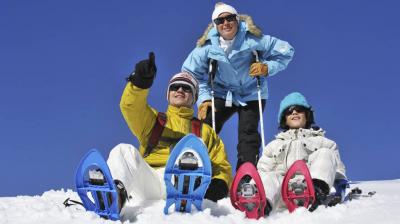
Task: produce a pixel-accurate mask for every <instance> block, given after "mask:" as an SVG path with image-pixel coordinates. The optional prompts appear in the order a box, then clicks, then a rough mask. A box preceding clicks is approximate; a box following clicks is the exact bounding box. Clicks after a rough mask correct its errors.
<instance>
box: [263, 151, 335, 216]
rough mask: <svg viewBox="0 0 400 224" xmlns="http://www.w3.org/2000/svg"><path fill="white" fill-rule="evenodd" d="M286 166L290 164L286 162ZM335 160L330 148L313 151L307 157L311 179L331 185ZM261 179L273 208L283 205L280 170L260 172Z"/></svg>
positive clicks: (333, 179)
mask: <svg viewBox="0 0 400 224" xmlns="http://www.w3.org/2000/svg"><path fill="white" fill-rule="evenodd" d="M287 165H288V167H290V166H291V164H287ZM337 165H338V164H337V161H336V157H335V154H334V152H333V151H332V150H330V149H326V148H321V149H318V150H317V151H315V152H313V153H312V154H310V155H309V157H308V162H307V166H308V169H309V170H310V174H311V177H312V178H313V179H320V180H323V181H325V182H326V183H327V184H328V185H329V188H331V187H332V186H333V182H334V181H335V174H336V168H337ZM260 175H261V180H262V182H263V185H264V190H265V194H266V197H267V199H268V201H269V202H270V203H271V206H272V208H273V209H275V208H280V207H283V206H284V203H283V201H282V195H281V187H282V186H281V185H282V181H283V178H284V177H283V176H282V175H281V173H280V172H274V171H272V172H267V173H260Z"/></svg>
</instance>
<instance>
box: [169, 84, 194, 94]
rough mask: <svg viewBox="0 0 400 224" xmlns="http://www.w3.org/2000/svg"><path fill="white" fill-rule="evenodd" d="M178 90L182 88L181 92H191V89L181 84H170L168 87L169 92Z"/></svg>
mask: <svg viewBox="0 0 400 224" xmlns="http://www.w3.org/2000/svg"><path fill="white" fill-rule="evenodd" d="M179 88H182V90H183V92H186V93H191V92H192V88H191V87H190V86H189V85H186V84H181V83H177V84H172V85H171V86H170V87H169V91H178V89H179Z"/></svg>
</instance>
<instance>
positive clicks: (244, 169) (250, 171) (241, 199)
mask: <svg viewBox="0 0 400 224" xmlns="http://www.w3.org/2000/svg"><path fill="white" fill-rule="evenodd" d="M251 180H253V181H251ZM230 199H231V203H232V205H233V207H234V208H236V209H238V210H240V211H244V212H245V213H246V217H247V218H250V219H259V218H261V217H263V216H264V215H266V212H267V213H268V212H269V211H266V206H267V199H266V197H265V192H264V186H263V184H262V181H261V178H260V175H259V174H258V172H257V169H256V168H255V167H254V165H253V164H252V163H250V162H246V163H243V164H242V165H241V166H240V168H239V169H238V171H237V172H236V175H235V178H234V179H233V182H232V187H231V191H230ZM268 208H270V207H268Z"/></svg>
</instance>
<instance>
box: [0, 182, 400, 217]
mask: <svg viewBox="0 0 400 224" xmlns="http://www.w3.org/2000/svg"><path fill="white" fill-rule="evenodd" d="M352 187H359V188H361V189H362V190H363V193H367V192H369V191H376V192H377V193H376V195H374V196H373V197H371V198H362V199H360V200H353V201H351V202H350V203H346V204H341V205H337V206H335V207H331V208H323V207H320V208H318V209H317V210H316V211H315V212H313V213H310V212H308V211H307V210H305V209H297V210H296V211H295V212H294V213H293V214H289V213H288V211H283V212H277V213H273V214H271V215H270V216H269V217H267V218H262V219H260V220H258V221H256V220H249V219H246V218H245V217H244V214H243V213H241V212H239V211H237V210H235V209H234V208H233V207H232V206H231V204H230V201H229V199H224V200H221V201H219V202H218V204H216V203H212V202H210V201H205V202H204V203H203V207H204V210H203V211H202V212H197V211H195V212H193V213H192V214H180V213H172V214H170V215H167V216H166V215H164V214H163V209H164V205H165V201H162V200H160V201H144V202H143V201H142V202H138V201H134V200H131V201H130V202H129V204H128V206H126V207H125V208H124V209H125V211H124V214H125V215H124V216H123V217H122V219H123V223H143V224H144V223H146V224H149V223H157V224H161V223H171V224H180V223H182V224H183V223H184V224H187V223H188V222H191V223H196V224H198V223H213V224H215V223H218V224H225V223H229V224H231V223H233V224H235V223H237V224H246V223H269V224H270V223H272V224H294V223H302V224H320V223H323V224H331V223H332V224H333V223H335V224H336V223H360V224H361V223H362V224H375V223H385V224H391V223H393V224H394V223H400V221H399V220H400V212H399V211H400V192H399V189H400V180H390V181H368V182H360V183H357V184H353V185H352ZM68 197H70V198H71V199H79V197H78V195H77V194H76V192H73V191H72V190H67V191H64V190H58V191H54V190H51V191H47V192H45V193H43V195H41V196H17V197H3V198H0V223H18V224H19V223H21V224H25V223H40V224H47V223H49V224H50V223H51V224H54V223H57V224H64V223H65V224H67V223H68V224H71V223H82V224H83V223H85V224H88V223H91V224H92V223H93V224H97V223H121V222H119V221H118V222H113V221H110V220H104V219H102V218H99V217H98V216H97V215H95V214H94V213H92V212H86V211H85V210H84V209H83V207H81V206H71V207H68V208H65V207H64V205H63V204H62V203H63V201H64V200H65V199H66V198H68Z"/></svg>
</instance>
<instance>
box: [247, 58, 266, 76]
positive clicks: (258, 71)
mask: <svg viewBox="0 0 400 224" xmlns="http://www.w3.org/2000/svg"><path fill="white" fill-rule="evenodd" d="M250 76H252V77H259V76H268V65H267V64H264V63H261V62H255V63H253V64H251V66H250Z"/></svg>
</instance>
